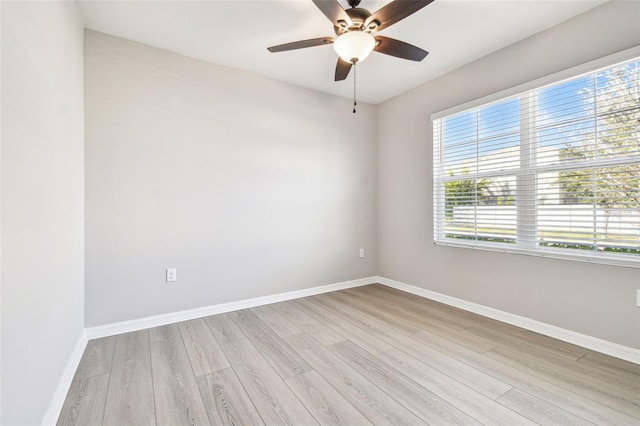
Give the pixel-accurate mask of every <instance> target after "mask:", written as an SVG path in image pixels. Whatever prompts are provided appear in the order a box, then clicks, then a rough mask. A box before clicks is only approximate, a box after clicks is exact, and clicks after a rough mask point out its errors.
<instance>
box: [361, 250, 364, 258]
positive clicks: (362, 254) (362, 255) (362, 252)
mask: <svg viewBox="0 0 640 426" xmlns="http://www.w3.org/2000/svg"><path fill="white" fill-rule="evenodd" d="M360 257H364V249H360Z"/></svg>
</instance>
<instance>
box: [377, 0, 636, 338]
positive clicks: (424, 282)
mask: <svg viewBox="0 0 640 426" xmlns="http://www.w3.org/2000/svg"><path fill="white" fill-rule="evenodd" d="M639 18H640V3H638V2H610V3H607V4H605V5H603V6H600V7H598V8H596V9H593V10H592V11H589V12H587V13H585V14H583V15H580V16H578V17H576V18H574V19H572V20H570V21H567V22H565V23H562V24H560V25H559V26H557V27H554V28H551V29H549V30H547V31H545V32H543V33H540V34H538V35H535V36H533V37H531V38H529V39H526V40H524V41H522V42H519V43H517V44H514V45H511V46H510V47H507V48H505V49H503V50H501V51H498V52H496V53H494V54H492V55H489V56H487V57H484V58H482V59H480V60H478V61H476V62H473V63H471V64H468V65H466V66H464V67H462V68H459V69H457V70H456V71H454V72H451V73H448V74H446V75H444V76H443V77H441V78H438V79H437V80H435V81H432V82H430V83H427V84H425V85H423V86H421V87H419V88H417V89H414V90H412V91H410V92H407V93H405V94H403V95H401V96H399V97H396V98H394V99H392V100H390V101H387V102H385V103H384V104H382V105H380V107H379V110H378V117H379V121H378V123H379V125H378V133H379V137H378V182H379V185H378V216H379V227H378V238H379V240H378V245H379V250H380V251H379V255H380V258H379V272H380V275H382V276H384V277H387V278H391V279H394V280H398V281H402V282H405V283H408V284H412V285H416V286H418V287H422V288H425V289H429V290H432V291H436V292H439V293H443V294H446V295H450V296H453V297H457V298H460V299H464V300H467V301H471V302H475V303H479V304H481V305H485V306H489V307H493V308H497V309H500V310H503V311H506V312H511V313H514V314H517V315H522V316H525V317H528V318H532V319H535V320H538V321H542V322H545V323H549V324H553V325H556V326H559V327H563V328H566V329H569V330H574V331H577V332H580V333H584V334H587V335H590V336H594V337H598V338H602V339H605V340H608V341H611V342H615V343H619V344H622V345H626V346H629V347H635V348H640V309H639V308H637V307H636V305H635V291H636V289H637V288H640V270H638V269H628V268H620V267H607V266H598V265H591V264H586V263H579V262H571V261H560V260H551V259H543V258H536V257H530V256H520V255H514V254H505V253H492V252H485V251H478V250H470V249H462V248H452V247H442V246H434V245H433V209H432V201H433V200H432V184H433V180H432V144H431V140H432V129H431V122H430V118H429V117H430V115H431V114H432V113H434V112H437V111H440V110H444V109H446V108H449V107H452V106H455V105H459V104H462V103H464V102H467V101H470V100H473V99H476V98H480V97H482V96H485V95H488V94H491V93H494V92H497V91H500V90H503V89H507V88H509V87H513V86H516V85H518V84H521V83H524V82H527V81H531V80H534V79H536V78H539V77H542V76H544V75H548V74H552V73H554V72H557V71H560V70H563V69H566V68H570V67H572V66H575V65H578V64H581V63H584V62H587V61H590V60H593V59H596V58H599V57H602V56H606V55H608V54H611V53H614V52H617V51H620V50H624V49H627V48H630V47H633V46H635V45H638V44H640V25H638V22H639V20H638V19H639Z"/></svg>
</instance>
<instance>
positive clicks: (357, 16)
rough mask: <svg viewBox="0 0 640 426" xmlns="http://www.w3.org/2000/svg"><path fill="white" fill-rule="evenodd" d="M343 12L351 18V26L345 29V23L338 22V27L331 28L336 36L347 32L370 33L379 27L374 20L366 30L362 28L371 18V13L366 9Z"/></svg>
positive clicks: (359, 8)
mask: <svg viewBox="0 0 640 426" xmlns="http://www.w3.org/2000/svg"><path fill="white" fill-rule="evenodd" d="M358 3H359V2H358ZM345 12H347V15H349V18H351V26H350V27H347V23H346V22H345V21H338V25H334V27H333V30H334V31H335V33H336V35H341V34H344V33H346V32H347V31H365V32H369V33H370V32H373V31H375V30H376V28H377V27H378V25H379V23H378V21H375V20H374V21H373V22H371V23H370V24H369V25H368V27H367V28H364V23H365V21H366V20H367V19H368V18H369V17H370V16H371V12H369V11H368V10H367V9H363V8H361V7H352V8H351V9H346V10H345Z"/></svg>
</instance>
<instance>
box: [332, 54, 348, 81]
mask: <svg viewBox="0 0 640 426" xmlns="http://www.w3.org/2000/svg"><path fill="white" fill-rule="evenodd" d="M351 66H352V64H351V62H347V61H343V60H342V59H340V58H338V63H337V64H336V78H335V81H342V80H344V79H345V78H347V76H348V75H349V71H351Z"/></svg>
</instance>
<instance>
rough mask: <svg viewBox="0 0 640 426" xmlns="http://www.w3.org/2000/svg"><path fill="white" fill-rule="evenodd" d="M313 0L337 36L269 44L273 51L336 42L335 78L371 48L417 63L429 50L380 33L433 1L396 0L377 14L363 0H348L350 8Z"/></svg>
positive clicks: (340, 77) (331, 1) (328, 0)
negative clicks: (275, 44)
mask: <svg viewBox="0 0 640 426" xmlns="http://www.w3.org/2000/svg"><path fill="white" fill-rule="evenodd" d="M312 1H313V3H314V4H315V5H316V6H317V7H318V9H320V11H321V12H322V13H324V14H325V16H326V17H327V18H329V20H330V21H331V23H332V24H333V27H334V28H333V30H334V32H335V33H336V35H337V37H318V38H312V39H308V40H301V41H294V42H292V43H286V44H281V45H278V46H272V47H269V48H268V50H269V51H270V52H273V53H275V52H284V51H287V50H295V49H303V48H306V47H314V46H322V45H325V44H333V47H334V49H335V51H336V53H338V56H339V58H338V64H337V65H336V72H335V81H340V80H344V79H346V78H347V76H348V75H349V72H350V71H351V67H352V66H353V65H355V64H356V63H357V62H361V61H363V60H364V59H365V58H366V57H367V56H368V55H369V53H371V51H372V50H375V51H376V52H379V53H384V54H385V55H391V56H395V57H397V58H402V59H408V60H411V61H416V62H419V61H421V60H423V59H424V58H425V57H426V56H427V55H428V53H429V52H427V51H425V50H422V49H420V48H419V47H416V46H413V45H411V44H408V43H405V42H403V41H400V40H396V39H393V38H389V37H384V36H381V35H378V34H377V33H378V31H381V30H383V29H385V28H387V27H390V26H391V25H393V24H395V23H396V22H398V21H400V20H402V19H404V18H406V17H407V16H410V15H412V14H413V13H415V12H417V11H418V10H420V9H422V8H423V7H425V6H427V5H429V4H430V3H431V2H433V1H434V0H395V1H392V2H391V3H388V4H387V5H385V6H383V7H382V8H380V9H379V10H378V11H376V12H374V13H371V12H369V11H368V10H366V9H362V8H360V7H358V5H359V4H360V0H348V3H349V6H351V8H350V9H343V8H342V6H341V5H340V3H338V1H337V0H312Z"/></svg>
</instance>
